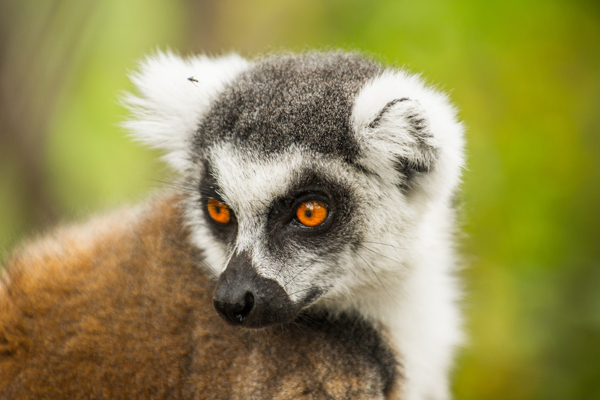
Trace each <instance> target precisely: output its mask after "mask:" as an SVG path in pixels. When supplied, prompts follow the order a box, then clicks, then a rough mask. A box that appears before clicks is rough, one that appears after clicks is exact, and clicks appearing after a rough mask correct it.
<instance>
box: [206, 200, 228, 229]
mask: <svg viewBox="0 0 600 400" xmlns="http://www.w3.org/2000/svg"><path fill="white" fill-rule="evenodd" d="M208 213H209V214H210V216H211V218H212V219H214V220H215V221H217V222H220V223H222V224H226V223H228V222H229V220H230V219H231V217H230V215H229V208H228V207H227V206H226V205H225V204H223V203H221V202H220V201H219V200H217V199H208Z"/></svg>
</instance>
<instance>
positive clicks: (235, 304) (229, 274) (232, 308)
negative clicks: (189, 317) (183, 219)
mask: <svg viewBox="0 0 600 400" xmlns="http://www.w3.org/2000/svg"><path fill="white" fill-rule="evenodd" d="M213 304H214V306H215V310H217V313H218V314H219V315H220V316H221V317H222V318H223V319H224V320H225V321H227V322H229V323H230V324H232V325H243V326H244V327H246V328H263V327H265V326H267V325H272V324H277V323H283V322H288V321H290V320H292V319H293V318H295V316H296V315H298V313H299V311H300V308H299V307H297V306H296V305H295V304H294V303H293V302H292V301H291V300H290V298H289V297H288V295H287V293H286V292H285V290H284V289H283V288H282V287H281V286H280V285H279V283H277V282H276V281H274V280H272V279H267V278H264V277H262V276H259V275H258V274H257V272H256V270H255V269H254V268H253V267H252V261H251V259H250V257H249V255H248V254H246V253H245V252H241V253H239V254H234V255H233V256H232V257H231V259H230V260H229V263H228V264H227V268H225V271H223V273H222V274H221V276H220V277H219V281H218V282H217V287H216V288H215V292H214V295H213Z"/></svg>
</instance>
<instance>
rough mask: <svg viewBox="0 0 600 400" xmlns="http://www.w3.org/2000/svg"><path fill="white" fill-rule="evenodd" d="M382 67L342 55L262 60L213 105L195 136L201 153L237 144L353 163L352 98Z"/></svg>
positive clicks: (242, 75)
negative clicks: (304, 152) (219, 144)
mask: <svg viewBox="0 0 600 400" xmlns="http://www.w3.org/2000/svg"><path fill="white" fill-rule="evenodd" d="M380 72H381V67H380V66H379V65H378V64H376V63H374V62H372V61H370V60H367V59H365V58H364V57H362V56H358V55H353V54H343V53H325V54H322V53H309V54H304V55H293V56H292V55H286V56H277V57H271V58H267V59H265V60H262V61H259V62H258V63H256V64H255V65H254V66H253V67H252V68H250V69H248V70H247V71H245V72H243V73H241V74H240V75H239V76H238V77H237V78H236V79H235V81H234V82H232V83H231V84H230V85H229V86H228V87H227V88H226V89H225V90H224V91H223V92H222V93H221V95H220V97H219V98H218V99H217V100H216V101H215V102H214V103H213V105H212V107H211V110H210V112H209V113H208V115H207V116H206V117H205V118H204V120H203V122H202V123H201V125H200V128H199V130H198V134H197V137H196V146H197V148H198V149H205V148H208V147H210V146H211V145H212V144H214V143H215V142H217V141H221V142H233V143H235V144H236V146H237V147H247V148H250V149H253V150H255V151H257V152H261V153H277V152H282V151H285V150H286V149H288V148H289V147H290V146H299V147H305V148H308V149H311V150H312V151H314V152H318V153H321V154H325V155H334V156H337V157H341V158H343V159H345V160H346V161H349V162H352V161H353V160H355V159H356V157H357V156H358V153H359V147H358V144H357V143H356V138H355V136H354V135H353V133H352V126H351V121H350V120H351V113H352V106H353V102H354V97H355V96H356V94H357V93H358V91H359V90H360V88H361V87H362V86H363V85H364V83H365V82H366V81H367V80H369V79H370V78H372V77H373V76H375V75H377V74H378V73H380Z"/></svg>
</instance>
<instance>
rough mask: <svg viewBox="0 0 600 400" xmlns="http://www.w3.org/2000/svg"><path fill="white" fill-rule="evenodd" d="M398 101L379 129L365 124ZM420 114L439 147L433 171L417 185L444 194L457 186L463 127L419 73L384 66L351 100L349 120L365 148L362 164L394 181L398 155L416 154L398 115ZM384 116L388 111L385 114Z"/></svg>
mask: <svg viewBox="0 0 600 400" xmlns="http://www.w3.org/2000/svg"><path fill="white" fill-rule="evenodd" d="M399 99H408V100H409V101H406V102H399V103H397V104H396V105H395V106H393V107H391V109H390V110H388V111H386V112H385V113H384V115H383V118H382V121H381V123H380V124H378V126H377V127H375V128H372V127H370V126H369V125H370V124H371V123H372V122H373V121H374V120H375V119H376V118H377V117H378V116H380V113H381V111H382V110H383V109H384V107H386V105H387V104H388V103H390V102H392V101H394V100H399ZM409 112H413V113H414V112H418V113H423V116H424V117H425V119H426V123H427V125H428V130H429V132H430V133H431V134H432V135H433V137H432V138H431V139H430V140H429V143H428V144H430V145H432V146H434V147H435V148H436V149H437V151H438V152H437V156H436V160H435V165H434V168H433V171H432V173H429V174H426V175H424V176H422V177H420V182H419V186H420V187H422V188H424V189H425V190H426V191H427V192H428V195H429V196H431V197H433V198H448V197H449V196H450V195H451V194H452V192H453V191H454V189H455V188H456V187H457V186H458V183H459V177H460V169H461V168H462V166H463V163H464V160H463V146H464V140H463V127H462V125H461V124H460V123H459V122H458V121H457V118H456V111H455V109H454V107H452V105H450V103H449V101H448V99H447V97H446V96H445V95H444V94H442V93H440V92H437V91H436V90H434V89H432V88H430V87H427V86H426V85H425V84H424V83H423V81H422V80H421V79H420V78H419V76H417V75H410V74H409V73H407V72H405V71H392V70H388V71H386V72H384V73H383V74H381V75H379V76H377V77H375V78H373V79H372V80H371V81H369V82H367V84H365V86H363V88H362V89H361V91H360V92H359V94H358V95H357V97H356V100H355V102H354V108H353V110H352V124H353V127H354V130H355V132H356V134H357V138H358V141H359V143H360V144H361V147H362V148H363V150H364V157H363V158H362V159H361V160H360V162H361V163H362V164H363V165H364V166H365V167H366V168H367V169H369V170H371V171H375V172H377V173H378V174H379V175H380V176H382V178H383V179H384V180H386V181H388V182H397V180H398V176H397V175H398V173H397V172H396V171H395V169H394V163H393V160H394V158H396V157H398V156H399V157H403V158H406V157H408V159H411V157H416V156H417V155H416V154H414V153H415V151H416V150H415V147H416V144H415V138H414V137H410V135H409V132H408V128H407V124H406V121H404V120H403V119H402V115H403V114H406V113H409ZM386 114H388V115H386Z"/></svg>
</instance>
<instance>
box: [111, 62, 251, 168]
mask: <svg viewBox="0 0 600 400" xmlns="http://www.w3.org/2000/svg"><path fill="white" fill-rule="evenodd" d="M249 66H250V63H249V62H248V61H247V60H245V59H243V58H241V57H240V56H238V55H236V54H231V55H227V56H223V57H218V58H210V57H206V56H198V57H191V58H187V59H183V58H181V57H179V56H177V55H175V54H173V53H170V52H167V53H162V52H159V53H157V54H156V55H154V56H150V57H148V58H146V59H145V60H144V61H142V62H141V64H140V69H139V71H138V72H136V73H134V74H132V75H131V80H132V81H133V83H134V84H135V85H136V87H137V89H138V91H139V96H136V95H133V94H127V95H126V96H125V97H124V98H123V101H124V103H125V106H126V107H127V108H129V109H130V110H131V112H132V114H133V118H132V119H131V120H129V121H127V122H125V123H124V127H125V128H127V129H128V130H130V131H131V132H132V135H133V136H134V137H135V138H136V139H137V140H139V141H140V142H142V143H144V144H146V145H148V146H150V147H153V148H158V149H162V150H164V151H166V155H165V157H164V159H165V160H166V161H167V163H168V164H169V165H171V167H173V168H174V169H175V170H177V171H180V172H181V171H184V170H185V169H186V168H187V167H188V166H189V165H188V164H189V160H190V157H189V153H188V152H189V150H190V148H191V146H190V141H191V139H192V137H193V135H194V133H195V132H196V130H197V129H198V124H199V123H200V121H201V119H202V117H203V116H204V115H205V113H206V112H207V110H208V108H209V106H210V104H211V102H212V101H213V100H214V99H215V98H216V96H217V95H218V94H219V93H220V92H221V91H222V90H223V88H224V87H225V86H226V85H227V84H228V83H229V82H231V81H232V80H233V79H234V78H235V77H236V76H237V75H238V74H239V73H240V72H242V71H244V70H245V69H247V68H248V67H249ZM188 78H193V79H188Z"/></svg>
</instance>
